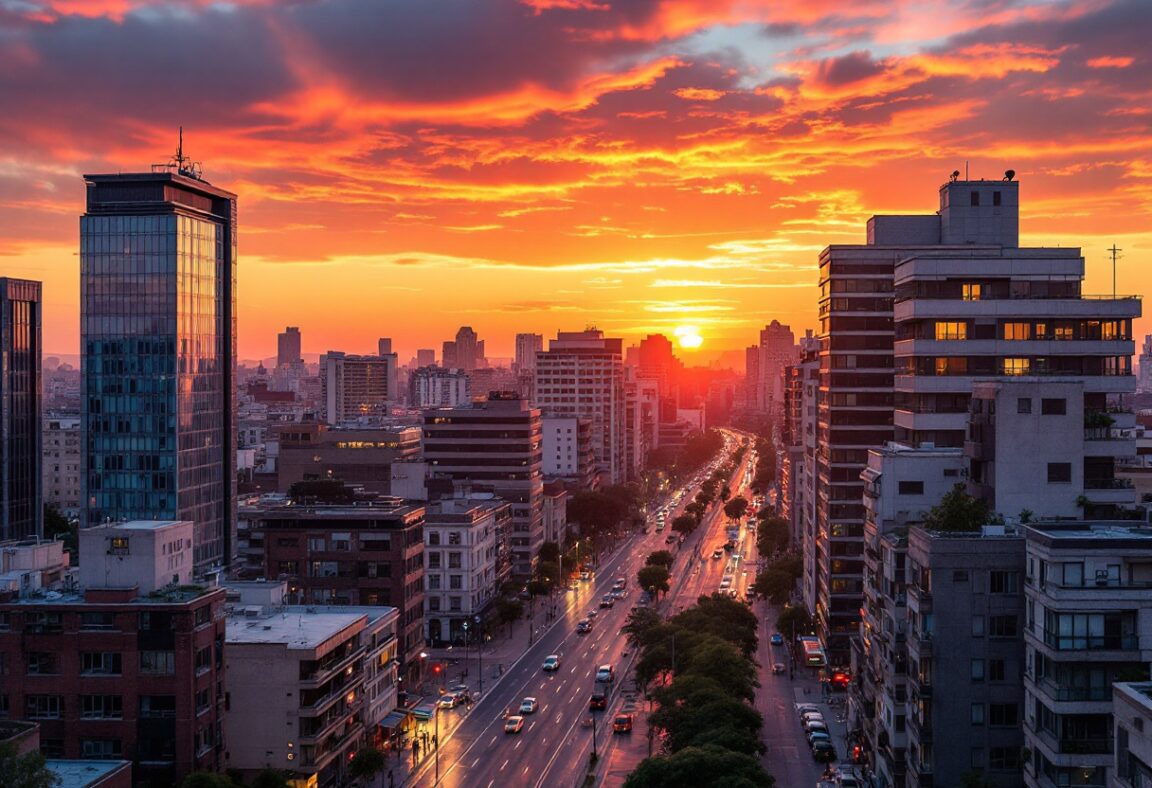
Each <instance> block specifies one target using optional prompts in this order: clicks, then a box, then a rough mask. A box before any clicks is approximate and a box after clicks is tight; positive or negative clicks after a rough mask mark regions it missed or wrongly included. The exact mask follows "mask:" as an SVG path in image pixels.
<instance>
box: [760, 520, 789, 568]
mask: <svg viewBox="0 0 1152 788" xmlns="http://www.w3.org/2000/svg"><path fill="white" fill-rule="evenodd" d="M759 520H760V524H759V525H758V526H757V528H756V552H757V553H759V554H760V557H761V558H770V557H771V556H773V555H775V554H776V553H777V552H779V551H780V550H783V549H784V548H785V547H787V546H788V541H789V533H788V521H787V520H785V519H784V518H783V517H777V516H776V515H774V514H771V513H767V514H765V513H761V515H760V517H759Z"/></svg>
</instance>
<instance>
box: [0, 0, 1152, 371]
mask: <svg viewBox="0 0 1152 788" xmlns="http://www.w3.org/2000/svg"><path fill="white" fill-rule="evenodd" d="M1149 38H1152V3H1148V2H1147V0H1114V1H1112V0H859V1H858V2H836V1H835V0H627V2H624V1H622V0H437V2H428V1H427V0H396V1H395V2H388V3H362V2H353V0H318V1H317V2H302V1H301V2H293V1H287V0H286V1H285V2H272V1H271V0H234V1H233V2H228V3H218V2H208V1H207V0H204V1H202V2H186V3H155V2H147V1H145V0H71V1H70V2H63V0H61V1H60V2H54V1H53V0H24V1H23V2H15V3H14V2H3V1H2V0H0V97H2V99H3V101H2V102H0V105H2V106H3V108H4V111H3V112H2V113H0V273H2V274H4V275H9V276H19V277H29V278H34V279H41V280H43V281H44V283H45V292H44V298H45V302H46V303H45V321H44V344H45V347H46V349H47V350H48V351H49V352H57V353H76V352H77V351H78V347H79V329H78V312H79V306H78V304H79V282H78V257H77V254H76V250H77V236H78V224H79V222H78V218H77V217H78V216H79V215H80V214H81V213H82V212H83V197H84V189H83V182H82V179H81V175H82V174H83V173H86V172H116V171H139V170H147V168H148V165H150V164H152V163H156V162H162V161H164V160H165V159H166V158H167V157H168V156H169V155H170V154H171V152H172V151H173V150H174V148H175V143H176V128H177V126H179V125H183V126H184V129H185V150H186V152H189V153H191V154H192V156H193V157H194V158H195V159H197V160H199V161H201V162H202V163H203V166H204V173H205V177H206V178H207V179H208V180H209V181H211V182H212V183H214V184H216V185H219V186H221V187H224V188H227V189H230V190H232V191H234V192H236V193H237V194H238V195H239V198H240V235H239V238H240V263H239V288H240V290H239V303H240V309H239V314H240V324H239V325H240V355H241V358H257V357H261V356H269V355H272V354H274V352H275V342H276V332H277V331H279V330H282V329H283V327H284V326H285V325H298V326H300V328H301V331H302V332H303V339H304V350H305V352H307V353H318V352H323V351H325V350H328V349H342V350H347V351H349V352H368V351H371V350H372V349H373V348H374V347H375V341H376V338H377V337H380V336H391V337H393V339H394V345H395V347H396V348H397V349H398V350H399V352H400V355H401V360H402V361H406V360H407V359H408V358H409V357H411V355H412V354H413V353H414V351H415V349H416V348H418V347H435V348H439V346H440V343H441V342H442V341H443V340H445V339H449V338H451V337H452V335H454V334H455V332H456V329H457V327H458V326H460V325H463V324H468V325H471V326H473V327H474V328H475V329H476V330H477V332H478V333H479V335H480V336H481V337H482V338H484V339H486V340H487V347H488V352H489V355H493V356H510V355H511V354H512V346H513V335H514V334H515V333H516V332H518V331H535V332H539V333H543V334H545V336H549V335H554V333H555V331H556V330H558V329H560V330H573V329H580V328H583V327H584V326H585V325H588V324H595V325H597V326H599V327H600V328H602V329H604V330H605V331H606V332H607V333H609V334H611V335H617V336H624V337H625V338H626V340H628V341H629V342H633V341H636V340H637V339H639V338H640V337H642V336H643V335H644V334H647V333H651V332H663V333H666V334H668V335H669V336H673V335H674V334H675V332H676V329H677V328H680V329H681V332H680V336H681V337H684V336H685V335H687V336H689V337H694V336H700V337H702V338H703V343H702V346H701V350H700V351H699V352H701V353H704V352H705V351H708V352H715V351H717V350H721V349H736V348H741V347H743V346H745V345H748V344H751V343H752V342H754V341H755V338H756V332H757V331H758V329H759V328H761V327H762V326H763V325H764V324H765V323H767V322H769V321H771V320H773V319H778V320H780V321H781V322H784V323H789V324H791V325H792V327H793V329H794V330H796V332H797V333H798V334H800V333H802V332H803V329H805V328H814V327H815V326H816V295H817V289H816V259H817V255H818V253H819V251H820V250H821V249H822V248H823V247H824V246H827V245H828V244H833V243H862V242H863V241H864V223H865V221H866V220H867V218H868V217H869V216H871V215H873V214H876V213H927V212H932V211H934V210H935V208H936V200H937V196H936V194H937V188H938V187H939V185H940V184H941V183H942V182H944V181H945V180H946V179H947V176H948V173H950V172H952V171H953V170H957V169H958V170H960V171H961V172H963V171H964V170H965V167H967V168H968V171H969V172H970V173H971V177H973V178H999V177H1001V176H1002V173H1003V172H1004V170H1005V169H1008V168H1011V169H1014V170H1016V172H1017V177H1018V179H1019V180H1020V181H1021V204H1022V208H1021V232H1022V239H1021V241H1022V243H1023V244H1025V245H1032V246H1079V247H1082V249H1083V253H1084V256H1085V258H1086V266H1087V272H1088V275H1087V282H1086V284H1085V287H1084V291H1085V293H1100V294H1103V293H1109V292H1111V288H1112V272H1111V265H1110V262H1109V258H1108V256H1107V253H1106V251H1105V250H1106V248H1107V247H1110V246H1112V245H1113V244H1116V245H1117V246H1119V247H1121V248H1122V249H1123V253H1122V256H1121V260H1120V263H1119V267H1118V276H1117V279H1118V291H1119V292H1120V293H1144V292H1146V291H1147V290H1148V289H1149V288H1148V285H1149V283H1150V280H1152V222H1150V217H1152V53H1150V50H1149V48H1148V47H1147V44H1146V42H1147V41H1148V40H1149ZM686 327H687V330H685V329H686ZM1150 330H1152V326H1150V325H1149V323H1148V321H1147V320H1143V321H1141V323H1140V324H1139V325H1138V326H1137V332H1138V334H1143V333H1145V332H1146V331H1150ZM679 344H680V346H681V347H682V348H684V350H682V353H683V354H684V355H685V356H686V357H689V358H690V357H691V354H692V352H693V351H692V350H691V348H690V347H688V346H690V345H692V344H696V343H695V340H694V339H689V340H688V341H687V343H685V342H683V341H682V342H680V343H679Z"/></svg>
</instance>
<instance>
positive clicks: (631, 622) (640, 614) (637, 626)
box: [620, 607, 660, 648]
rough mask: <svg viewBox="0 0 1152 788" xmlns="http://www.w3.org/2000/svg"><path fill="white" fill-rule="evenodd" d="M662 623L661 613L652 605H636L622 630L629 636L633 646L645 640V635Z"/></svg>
mask: <svg viewBox="0 0 1152 788" xmlns="http://www.w3.org/2000/svg"><path fill="white" fill-rule="evenodd" d="M659 625H660V614H659V613H657V612H656V610H654V609H653V608H650V607H634V608H632V610H631V612H630V613H628V620H627V621H626V622H625V623H624V626H623V627H621V628H620V631H621V632H622V633H623V634H625V635H626V636H627V637H628V642H629V643H631V644H632V647H633V648H636V647H638V646H640V644H641V643H643V642H644V638H645V635H647V633H648V632H650V631H651V630H652V629H653V627H657V626H659Z"/></svg>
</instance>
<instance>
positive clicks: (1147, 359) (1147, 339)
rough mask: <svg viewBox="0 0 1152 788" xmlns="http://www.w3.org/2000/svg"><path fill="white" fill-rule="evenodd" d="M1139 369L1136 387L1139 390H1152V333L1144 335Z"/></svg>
mask: <svg viewBox="0 0 1152 788" xmlns="http://www.w3.org/2000/svg"><path fill="white" fill-rule="evenodd" d="M1139 363H1140V366H1139V369H1138V370H1137V372H1136V374H1137V375H1139V377H1138V378H1137V383H1136V389H1137V390H1138V391H1152V334H1146V335H1145V336H1144V343H1143V344H1142V345H1141V346H1140V359H1139Z"/></svg>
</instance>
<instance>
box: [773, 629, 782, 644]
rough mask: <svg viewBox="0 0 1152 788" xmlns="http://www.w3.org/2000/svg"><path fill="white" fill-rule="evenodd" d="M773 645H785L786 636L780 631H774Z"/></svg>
mask: <svg viewBox="0 0 1152 788" xmlns="http://www.w3.org/2000/svg"><path fill="white" fill-rule="evenodd" d="M772 645H773V646H783V645H784V636H783V635H781V634H780V633H779V632H773V633H772Z"/></svg>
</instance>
